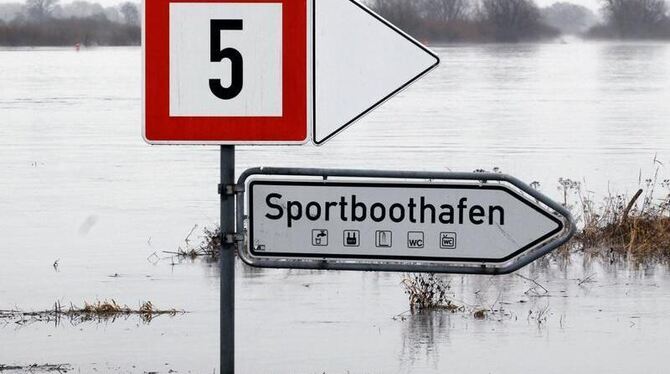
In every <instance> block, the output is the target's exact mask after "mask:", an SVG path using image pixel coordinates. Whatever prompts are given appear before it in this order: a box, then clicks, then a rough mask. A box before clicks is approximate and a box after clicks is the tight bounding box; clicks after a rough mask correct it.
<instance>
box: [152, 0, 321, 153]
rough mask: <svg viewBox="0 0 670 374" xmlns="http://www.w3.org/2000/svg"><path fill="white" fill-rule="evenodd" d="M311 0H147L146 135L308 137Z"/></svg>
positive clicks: (164, 138)
mask: <svg viewBox="0 0 670 374" xmlns="http://www.w3.org/2000/svg"><path fill="white" fill-rule="evenodd" d="M307 1H308V0H264V1H259V0H234V1H221V0H218V1H210V0H180V1H170V0H151V1H146V2H145V5H144V6H145V9H144V11H145V14H146V15H147V17H145V27H144V30H145V35H144V43H145V44H144V50H145V52H144V64H145V77H144V101H145V106H144V107H145V113H144V126H143V128H144V138H145V139H146V140H147V141H148V142H150V143H155V144H189V143H195V144H207V143H214V144H245V143H250V144H262V143H271V144H272V143H281V144H287V143H288V144H290V143H298V144H300V143H304V142H306V140H307V137H308V99H307V92H308V91H309V87H308V84H309V83H308V74H307V66H308V39H307V38H308V10H307ZM148 15H150V16H148Z"/></svg>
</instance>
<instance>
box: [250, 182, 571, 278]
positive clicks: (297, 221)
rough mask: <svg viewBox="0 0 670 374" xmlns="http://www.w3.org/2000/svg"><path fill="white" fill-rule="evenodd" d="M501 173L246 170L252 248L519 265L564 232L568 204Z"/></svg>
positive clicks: (290, 255)
mask: <svg viewBox="0 0 670 374" xmlns="http://www.w3.org/2000/svg"><path fill="white" fill-rule="evenodd" d="M478 177H479V175H478V174H470V175H469V176H468V175H465V176H464V178H466V179H475V178H478ZM495 178H498V179H499V180H491V179H488V180H487V181H486V183H483V182H481V181H467V180H460V181H455V180H448V179H444V180H437V179H433V180H430V181H427V180H421V179H420V178H419V180H418V181H417V180H388V179H384V180H380V179H378V178H377V179H375V178H372V179H371V178H369V177H362V178H353V179H352V178H348V179H342V180H334V179H332V178H328V180H326V181H324V180H313V179H312V180H310V179H305V178H302V177H301V178H298V179H297V178H295V177H291V176H283V177H281V178H280V179H277V178H275V177H254V178H250V179H249V181H248V183H247V186H246V190H247V196H248V198H247V206H248V213H247V214H248V228H249V240H248V248H247V250H248V252H247V256H246V257H247V258H248V259H250V262H254V259H262V260H266V261H270V262H272V261H292V260H295V261H299V262H301V263H302V264H303V265H305V264H306V263H309V262H310V261H312V262H313V263H314V264H313V266H314V267H317V268H320V267H323V266H324V265H323V263H320V261H333V263H335V264H337V263H338V261H340V262H341V261H342V260H344V261H354V262H358V263H364V264H377V265H379V264H382V265H384V264H386V265H388V264H393V263H395V264H396V265H397V264H424V265H426V266H427V265H428V264H432V265H433V266H434V267H433V268H431V271H439V269H440V264H442V265H460V266H464V267H466V268H467V267H470V268H472V267H474V268H481V267H482V266H483V267H484V269H488V270H486V271H493V270H491V269H498V270H500V269H509V268H512V267H514V266H517V265H519V264H520V263H521V262H520V260H519V258H520V257H523V256H527V255H528V254H529V253H530V254H536V253H535V252H537V251H538V250H545V249H546V248H547V246H548V245H555V244H556V243H557V242H559V241H560V240H561V239H562V238H565V237H566V235H568V233H569V231H570V228H571V223H570V217H569V213H566V212H565V211H564V210H562V209H560V208H558V211H557V210H556V209H552V208H549V207H548V206H547V203H549V204H551V205H553V202H551V201H548V200H546V199H545V201H547V203H545V202H539V201H537V198H536V197H533V196H531V195H529V193H527V192H524V191H522V188H524V189H527V190H528V191H530V193H533V194H535V192H533V191H531V190H530V188H529V187H527V186H525V185H522V184H521V183H520V182H518V181H516V180H514V179H512V178H510V177H505V176H502V177H495ZM511 182H514V183H515V184H512V183H511ZM543 199H544V198H543ZM275 264H276V263H275ZM336 268H337V266H336ZM400 269H402V267H401V268H400ZM410 269H411V268H410ZM445 269H446V268H445ZM449 271H452V272H453V269H451V268H449Z"/></svg>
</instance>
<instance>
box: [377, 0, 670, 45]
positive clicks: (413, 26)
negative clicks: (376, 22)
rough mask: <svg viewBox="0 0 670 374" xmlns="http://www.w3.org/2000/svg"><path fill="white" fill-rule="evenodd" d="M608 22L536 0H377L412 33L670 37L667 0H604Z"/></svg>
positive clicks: (472, 38)
mask: <svg viewBox="0 0 670 374" xmlns="http://www.w3.org/2000/svg"><path fill="white" fill-rule="evenodd" d="M601 1H602V12H603V20H604V22H603V23H599V20H598V17H597V16H596V15H595V14H594V13H593V12H592V11H591V10H589V9H588V8H585V7H583V6H580V5H576V4H571V3H561V2H559V3H555V4H554V5H552V6H550V7H547V8H540V7H539V6H538V5H537V4H536V3H535V1H534V0H371V3H370V5H371V7H372V8H373V9H374V10H375V11H377V12H378V13H379V14H381V15H382V16H384V17H385V18H387V19H388V20H390V21H391V22H392V23H394V24H395V25H397V26H398V27H400V28H401V29H403V30H405V31H407V32H408V33H410V34H411V35H413V36H415V37H417V38H419V39H422V40H430V41H437V42H454V41H455V42H458V41H465V42H519V41H536V40H542V39H550V38H555V37H557V36H559V35H561V34H578V35H583V36H586V37H591V38H628V39H632V38H640V39H647V38H670V14H669V12H668V5H667V2H666V0H601Z"/></svg>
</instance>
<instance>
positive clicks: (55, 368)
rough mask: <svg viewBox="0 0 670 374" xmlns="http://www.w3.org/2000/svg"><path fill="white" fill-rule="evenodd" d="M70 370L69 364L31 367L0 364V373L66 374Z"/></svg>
mask: <svg viewBox="0 0 670 374" xmlns="http://www.w3.org/2000/svg"><path fill="white" fill-rule="evenodd" d="M70 370H72V367H71V366H70V365H69V364H43V365H39V364H32V365H4V364H0V373H4V372H8V373H16V372H20V373H67V372H69V371H70Z"/></svg>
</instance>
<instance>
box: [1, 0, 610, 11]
mask: <svg viewBox="0 0 670 374" xmlns="http://www.w3.org/2000/svg"><path fill="white" fill-rule="evenodd" d="M89 1H91V2H97V3H100V4H102V5H104V6H109V5H116V4H120V3H122V2H124V1H126V0H89ZM136 1H138V2H139V0H136ZM535 1H537V3H538V5H540V6H547V5H551V4H553V3H555V2H556V0H535ZM562 1H566V2H569V3H575V4H581V5H584V6H587V7H589V8H591V9H593V10H598V9H600V5H599V4H600V0H562ZM15 2H23V0H0V3H15ZM69 2H71V1H70V0H61V3H69Z"/></svg>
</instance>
